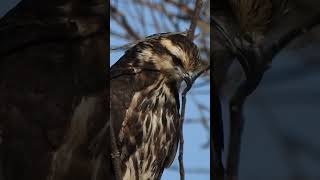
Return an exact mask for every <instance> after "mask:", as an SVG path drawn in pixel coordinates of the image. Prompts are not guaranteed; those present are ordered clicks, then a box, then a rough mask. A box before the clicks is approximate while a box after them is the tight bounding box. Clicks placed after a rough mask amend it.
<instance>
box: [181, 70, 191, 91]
mask: <svg viewBox="0 0 320 180" xmlns="http://www.w3.org/2000/svg"><path fill="white" fill-rule="evenodd" d="M183 80H184V82H185V83H186V84H187V89H190V88H191V87H192V84H193V77H192V76H191V75H190V74H188V73H183Z"/></svg>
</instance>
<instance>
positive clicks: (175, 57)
mask: <svg viewBox="0 0 320 180" xmlns="http://www.w3.org/2000/svg"><path fill="white" fill-rule="evenodd" d="M172 61H173V63H174V64H175V65H177V66H181V67H183V64H182V61H181V59H180V58H178V57H177V56H175V55H172Z"/></svg>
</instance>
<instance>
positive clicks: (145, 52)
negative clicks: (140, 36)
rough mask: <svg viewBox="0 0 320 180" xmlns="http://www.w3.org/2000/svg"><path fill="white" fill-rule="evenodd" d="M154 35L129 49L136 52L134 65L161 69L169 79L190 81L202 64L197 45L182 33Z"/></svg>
mask: <svg viewBox="0 0 320 180" xmlns="http://www.w3.org/2000/svg"><path fill="white" fill-rule="evenodd" d="M153 36H155V37H153V38H147V39H146V40H144V41H142V42H140V43H138V44H137V45H135V46H134V47H133V48H131V50H129V51H131V53H135V57H136V61H135V63H137V64H135V65H134V66H138V67H143V68H144V69H150V70H156V71H160V72H161V73H163V75H164V77H165V78H166V79H168V80H173V81H176V82H181V81H182V80H184V81H186V83H190V81H191V78H192V76H193V75H194V73H195V72H196V71H197V70H198V68H199V67H200V65H201V63H200V62H201V61H200V56H199V51H198V48H197V46H196V45H195V44H194V43H193V42H192V41H191V40H189V39H188V38H187V37H186V36H184V35H182V34H173V35H166V34H165V35H163V36H162V35H153ZM127 53H130V52H127Z"/></svg>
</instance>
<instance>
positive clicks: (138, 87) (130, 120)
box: [110, 33, 201, 180]
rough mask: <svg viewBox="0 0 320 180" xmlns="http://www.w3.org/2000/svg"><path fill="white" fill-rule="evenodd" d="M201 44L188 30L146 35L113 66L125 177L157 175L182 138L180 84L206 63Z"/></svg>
mask: <svg viewBox="0 0 320 180" xmlns="http://www.w3.org/2000/svg"><path fill="white" fill-rule="evenodd" d="M200 62H201V61H200V58H199V51H198V48H197V46H196V45H195V44H194V43H193V42H192V41H191V40H189V39H188V38H187V37H186V36H184V35H182V34H170V33H168V34H160V35H154V36H151V37H148V38H146V39H145V40H144V41H142V42H139V43H138V44H136V45H135V46H133V47H132V48H130V49H129V50H127V51H126V52H125V54H124V55H123V56H122V57H121V58H120V59H119V60H118V61H117V62H116V63H115V64H114V65H113V66H112V67H111V81H110V86H111V92H110V98H111V102H110V103H111V111H110V116H111V120H112V121H113V122H114V132H115V139H116V146H117V149H118V150H119V158H118V159H119V161H120V169H121V179H124V180H147V179H150V180H151V179H152V180H157V179H160V178H161V175H162V173H163V171H164V168H167V167H169V166H170V165H171V163H172V161H173V160H174V157H175V155H176V151H177V146H178V142H179V125H180V124H179V123H180V122H179V121H180V116H179V88H180V85H181V83H182V82H183V81H185V82H186V83H187V84H188V83H190V80H191V78H192V75H194V73H195V72H196V71H197V69H199V67H200V66H201V63H200Z"/></svg>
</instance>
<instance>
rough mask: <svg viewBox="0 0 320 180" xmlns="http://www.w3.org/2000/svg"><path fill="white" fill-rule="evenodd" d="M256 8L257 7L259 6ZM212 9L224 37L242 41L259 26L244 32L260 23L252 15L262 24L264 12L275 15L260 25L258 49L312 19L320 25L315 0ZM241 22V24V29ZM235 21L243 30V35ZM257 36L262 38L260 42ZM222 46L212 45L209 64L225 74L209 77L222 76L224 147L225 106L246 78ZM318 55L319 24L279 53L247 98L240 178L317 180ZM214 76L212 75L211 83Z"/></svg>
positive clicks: (249, 0) (243, 0)
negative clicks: (245, 34) (215, 57)
mask: <svg viewBox="0 0 320 180" xmlns="http://www.w3.org/2000/svg"><path fill="white" fill-rule="evenodd" d="M229 2H236V3H239V2H240V3H239V4H240V5H242V6H237V7H236V8H235V9H236V10H237V11H235V10H234V9H233V11H232V10H231V8H229V7H228V6H229V5H230V4H228V3H229ZM256 3H260V4H259V5H260V6H258V5H257V4H256ZM263 3H264V4H263ZM239 4H236V5H239ZM250 5H252V6H250ZM253 5H254V6H253ZM263 5H269V7H267V6H263ZM213 7H214V8H215V9H214V11H213V15H214V16H215V17H217V18H219V20H220V21H221V22H223V25H224V27H225V28H226V29H227V31H228V33H230V34H232V35H235V36H240V35H241V34H240V33H247V35H251V34H250V33H252V32H254V33H257V32H258V31H257V30H256V29H254V28H251V29H249V28H248V27H250V26H249V25H252V27H253V26H254V25H256V24H258V25H259V17H257V16H259V15H260V17H262V18H261V19H263V18H266V16H265V15H266V14H270V12H272V13H273V14H272V20H271V21H269V19H268V21H269V23H264V22H261V23H263V25H266V24H267V25H268V26H267V28H266V30H265V31H264V32H263V33H262V32H258V33H261V34H260V36H261V37H259V38H257V39H254V38H253V41H255V42H256V43H261V45H268V43H269V44H271V43H274V42H277V40H278V39H279V38H280V37H282V36H283V35H284V34H286V33H287V32H289V31H290V30H292V29H295V28H297V27H303V26H301V25H303V24H305V23H307V22H310V21H311V20H313V22H318V23H319V22H320V21H319V20H320V19H319V13H320V1H312V0H306V1H304V0H290V1H286V0H259V1H255V0H230V1H223V0H221V1H219V0H216V3H215V4H214V6H213ZM252 7H258V8H252ZM265 7H266V8H265ZM250 8H252V9H250ZM259 8H261V9H259ZM270 10H271V11H270ZM241 12H242V13H243V12H250V13H247V14H244V13H243V14H241ZM239 14H240V15H242V16H240V15H239ZM233 15H235V16H236V15H238V17H237V18H238V19H237V20H235V19H233V18H234V16H233ZM250 15H251V16H250ZM316 15H318V16H316ZM246 16H248V17H246ZM256 17H257V18H256ZM315 17H317V18H315ZM246 18H247V19H246ZM261 19H260V21H261ZM241 21H244V22H245V23H243V24H241ZM251 22H252V24H250V23H251ZM270 22H271V23H270ZM239 24H240V25H243V27H244V28H243V29H242V30H240V28H239ZM248 24H249V25H248ZM246 25H247V26H246ZM245 28H248V29H245ZM239 32H240V33H239ZM239 34H240V35H239ZM252 34H253V33H252ZM242 35H243V34H242ZM263 38H264V39H263ZM261 39H263V40H264V41H260V40H261ZM219 40H220V39H218V40H217V39H216V41H215V42H214V43H216V42H217V41H218V42H217V43H221V44H223V42H219ZM262 43H264V44H262ZM220 47H221V48H220V49H218V51H217V48H216V46H213V48H214V52H213V53H214V55H217V56H218V57H219V58H217V59H214V65H217V64H218V65H220V66H219V67H218V71H223V72H221V73H220V74H219V73H218V72H217V73H216V71H215V72H214V75H221V77H218V78H221V79H220V81H219V85H220V92H221V96H222V100H223V121H224V130H225V134H224V135H225V144H226V146H228V140H229V137H228V135H229V125H230V123H229V109H228V107H229V104H228V103H229V100H230V97H231V96H232V95H233V93H234V91H235V89H236V87H238V85H239V82H240V81H241V80H243V79H244V73H243V72H242V70H241V67H240V65H239V63H238V61H232V59H231V58H230V57H228V53H227V52H223V51H224V50H225V49H224V48H225V47H222V46H220ZM217 52H218V53H220V54H218V53H217ZM319 52H320V27H319V25H318V26H316V27H315V28H314V29H312V30H311V31H307V32H306V33H304V34H303V35H302V36H299V37H298V38H296V39H294V40H293V41H292V42H291V43H290V44H289V45H288V46H287V47H286V48H285V49H283V50H282V51H281V52H280V53H278V54H277V55H276V57H275V58H274V59H273V60H272V63H271V64H270V68H269V69H268V70H267V71H266V72H265V74H264V76H263V79H262V81H261V83H260V84H259V86H258V88H257V89H256V90H255V91H254V92H253V93H252V94H251V95H250V96H249V97H248V98H247V100H246V101H245V104H244V110H243V111H244V112H243V115H244V127H243V134H242V140H241V151H240V164H239V171H238V172H239V174H238V175H239V178H238V179H239V180H271V179H272V180H319V179H320V138H319V137H320V136H319V135H320V131H319V127H320V118H319V112H320V111H319V110H320V109H319V108H320V53H319ZM230 59H231V60H230ZM227 61H228V62H227ZM223 65H225V66H223ZM221 67H222V68H221ZM226 67H228V68H226ZM223 68H225V69H223ZM215 73H216V74H215ZM216 78H217V77H216V76H215V80H216ZM227 149H228V148H225V152H224V160H225V161H226V157H227V154H228V152H227Z"/></svg>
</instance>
